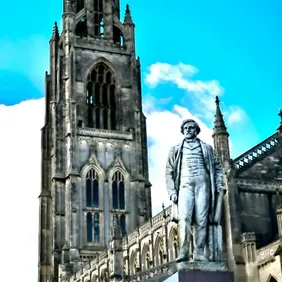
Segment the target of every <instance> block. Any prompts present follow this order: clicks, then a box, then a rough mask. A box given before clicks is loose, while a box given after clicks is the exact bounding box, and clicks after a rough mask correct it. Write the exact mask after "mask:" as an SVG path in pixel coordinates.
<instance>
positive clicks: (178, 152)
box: [166, 119, 225, 262]
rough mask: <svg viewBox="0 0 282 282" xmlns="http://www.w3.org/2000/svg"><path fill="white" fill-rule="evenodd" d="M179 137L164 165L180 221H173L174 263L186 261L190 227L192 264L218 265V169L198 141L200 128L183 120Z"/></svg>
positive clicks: (221, 190)
mask: <svg viewBox="0 0 282 282" xmlns="http://www.w3.org/2000/svg"><path fill="white" fill-rule="evenodd" d="M181 133H182V134H183V135H184V140H183V141H182V142H181V143H180V144H178V145H176V146H173V147H172V148H171V149H170V151H169V155H168V160H167V164H166V185H167V190H168V194H169V196H170V200H171V201H172V205H173V206H176V208H177V209H176V210H178V217H179V218H177V219H176V218H175V219H176V220H179V222H178V227H179V239H180V252H179V256H178V258H177V259H176V261H177V262H182V261H188V260H189V244H190V233H191V225H193V230H194V234H193V235H194V236H193V238H194V240H193V241H194V242H193V245H194V253H193V259H194V261H221V250H222V242H220V241H222V237H221V236H222V234H221V232H222V231H221V226H220V225H219V224H220V218H221V210H222V202H223V195H224V192H225V189H224V188H223V185H222V176H223V175H222V169H221V165H220V163H219V161H218V160H217V158H216V156H215V152H214V150H213V148H212V147H211V146H210V145H208V144H206V143H204V142H202V141H201V140H200V139H198V138H197V135H198V134H199V133H200V127H199V125H198V124H197V123H196V122H195V121H194V120H192V119H187V120H184V121H183V122H182V125H181ZM173 213H174V217H177V215H176V214H175V210H174V211H173ZM176 213H177V212H176ZM220 245H221V246H220Z"/></svg>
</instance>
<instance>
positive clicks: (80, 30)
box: [74, 17, 87, 37]
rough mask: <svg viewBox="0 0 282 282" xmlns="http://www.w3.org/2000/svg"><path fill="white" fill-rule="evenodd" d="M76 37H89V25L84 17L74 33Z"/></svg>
mask: <svg viewBox="0 0 282 282" xmlns="http://www.w3.org/2000/svg"><path fill="white" fill-rule="evenodd" d="M74 33H75V35H77V36H80V37H87V23H86V18H85V17H83V18H81V19H80V20H79V22H78V23H77V25H76V27H75V31H74Z"/></svg>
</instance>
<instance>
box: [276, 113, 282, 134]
mask: <svg viewBox="0 0 282 282" xmlns="http://www.w3.org/2000/svg"><path fill="white" fill-rule="evenodd" d="M278 116H280V124H279V126H278V128H277V131H278V132H280V133H282V109H280V111H279V114H278Z"/></svg>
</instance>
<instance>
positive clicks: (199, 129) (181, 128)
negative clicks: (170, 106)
mask: <svg viewBox="0 0 282 282" xmlns="http://www.w3.org/2000/svg"><path fill="white" fill-rule="evenodd" d="M187 122H194V124H195V126H196V130H197V134H199V133H200V132H201V128H200V126H199V124H198V123H197V122H195V121H194V120H193V119H185V120H183V122H182V124H181V127H180V131H181V133H182V134H183V128H184V125H185V124H186V123H187Z"/></svg>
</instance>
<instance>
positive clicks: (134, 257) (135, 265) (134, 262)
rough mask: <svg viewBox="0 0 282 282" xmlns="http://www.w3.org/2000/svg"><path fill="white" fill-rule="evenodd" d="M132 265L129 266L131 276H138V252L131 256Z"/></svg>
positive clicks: (133, 252)
mask: <svg viewBox="0 0 282 282" xmlns="http://www.w3.org/2000/svg"><path fill="white" fill-rule="evenodd" d="M129 262H130V265H129V270H130V274H131V275H132V274H136V273H137V272H138V260H137V252H136V251H132V252H131V255H130V261H129Z"/></svg>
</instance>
